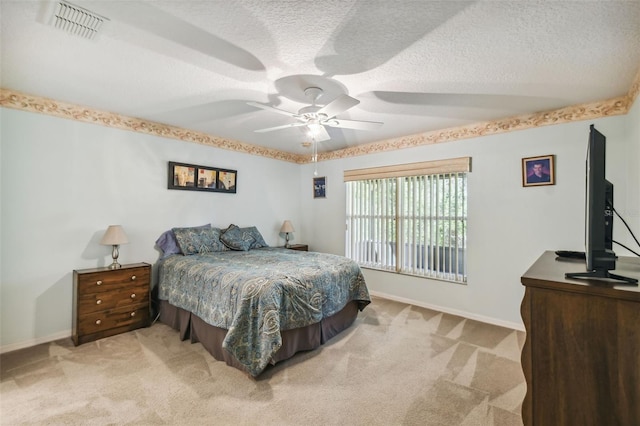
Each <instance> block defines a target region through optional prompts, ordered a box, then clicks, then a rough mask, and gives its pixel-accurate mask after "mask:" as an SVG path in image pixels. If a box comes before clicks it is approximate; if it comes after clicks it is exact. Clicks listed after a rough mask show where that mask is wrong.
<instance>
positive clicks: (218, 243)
mask: <svg viewBox="0 0 640 426" xmlns="http://www.w3.org/2000/svg"><path fill="white" fill-rule="evenodd" d="M211 230H212V231H213V238H214V239H215V240H216V245H215V247H214V250H213V251H229V247H227V246H225V245H224V244H223V243H222V240H220V237H222V234H224V232H225V231H226V229H220V228H211Z"/></svg>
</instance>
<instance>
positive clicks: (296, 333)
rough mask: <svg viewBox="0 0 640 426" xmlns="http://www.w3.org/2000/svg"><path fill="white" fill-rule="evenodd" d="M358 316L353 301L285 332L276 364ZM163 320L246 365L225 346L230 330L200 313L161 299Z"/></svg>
mask: <svg viewBox="0 0 640 426" xmlns="http://www.w3.org/2000/svg"><path fill="white" fill-rule="evenodd" d="M357 316H358V302H357V301H351V302H349V303H347V305H346V306H345V307H344V308H343V309H342V310H341V311H340V312H338V313H336V314H334V315H332V316H330V317H328V318H325V319H323V320H322V321H320V322H319V323H316V324H311V325H308V326H306V327H300V328H294V329H292V330H285V331H282V332H281V336H282V346H281V347H280V349H279V350H278V352H276V353H275V354H274V356H273V359H272V364H276V363H277V362H280V361H283V360H285V359H289V358H291V357H292V356H293V355H294V354H295V353H296V352H300V351H308V350H312V349H315V348H317V347H319V346H322V345H323V344H324V343H325V342H327V341H328V340H329V339H331V338H332V337H334V336H336V335H337V334H339V333H340V332H342V331H343V330H345V329H347V328H349V327H350V326H351V324H353V322H354V321H355V319H356V317H357ZM159 321H160V322H162V323H163V324H166V325H168V326H169V327H171V328H173V329H174V330H177V331H179V332H180V339H181V340H186V339H191V343H198V342H200V343H201V344H202V346H203V347H204V348H205V349H206V350H207V352H209V353H210V354H211V355H212V356H213V357H214V358H215V359H217V360H218V361H224V362H226V363H227V364H228V365H230V366H232V367H235V368H237V369H239V370H242V371H245V372H246V371H247V370H246V369H245V367H244V366H243V365H242V364H241V363H240V362H239V361H238V360H237V359H236V358H235V357H234V356H233V355H231V354H230V353H229V352H227V351H226V350H225V349H224V348H223V347H222V342H223V341H224V338H225V336H226V334H227V330H226V329H223V328H219V327H215V326H212V325H209V324H207V323H206V322H204V321H203V320H202V319H201V318H200V317H198V316H197V315H195V314H193V313H191V312H189V311H185V310H184V309H181V308H178V307H176V306H173V305H172V304H170V303H169V302H168V301H166V300H160V316H159Z"/></svg>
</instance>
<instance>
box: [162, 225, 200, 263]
mask: <svg viewBox="0 0 640 426" xmlns="http://www.w3.org/2000/svg"><path fill="white" fill-rule="evenodd" d="M210 227H211V224H210V223H207V224H206V225H202V226H196V227H195V228H210ZM156 246H157V247H158V248H159V249H160V250H162V258H163V259H164V258H165V257H167V256H171V255H172V254H182V250H180V246H179V245H178V240H177V239H176V234H174V233H173V230H172V229H169V230H168V231H165V232H163V233H162V235H160V237H159V238H158V239H157V240H156Z"/></svg>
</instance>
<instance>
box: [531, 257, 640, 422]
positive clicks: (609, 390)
mask: <svg viewBox="0 0 640 426" xmlns="http://www.w3.org/2000/svg"><path fill="white" fill-rule="evenodd" d="M584 270H585V264H584V260H567V259H557V260H556V255H555V253H554V252H551V251H549V252H545V253H544V254H543V255H542V256H541V257H540V258H539V259H538V260H537V261H536V262H535V263H534V264H533V265H532V266H531V268H530V269H529V270H528V271H527V272H526V273H525V274H524V275H523V276H522V284H523V285H524V286H525V287H526V288H525V296H524V299H523V301H522V307H521V313H522V319H523V321H524V325H525V328H526V331H527V338H526V341H525V345H524V348H523V350H522V369H523V371H524V375H525V379H526V382H527V394H526V397H525V400H524V402H523V406H522V420H523V422H524V424H525V425H543V426H548V425H554V426H560V425H581V426H588V425H594V426H596V425H597V426H602V425H607V426H614V425H629V426H631V425H640V289H639V288H638V287H634V286H628V285H619V284H615V283H612V282H610V281H599V280H575V279H565V275H564V274H565V273H567V272H581V271H584ZM612 272H615V273H616V274H618V275H624V276H628V277H633V278H639V277H640V259H638V258H627V257H621V258H619V259H618V262H617V264H616V270H615V271H612Z"/></svg>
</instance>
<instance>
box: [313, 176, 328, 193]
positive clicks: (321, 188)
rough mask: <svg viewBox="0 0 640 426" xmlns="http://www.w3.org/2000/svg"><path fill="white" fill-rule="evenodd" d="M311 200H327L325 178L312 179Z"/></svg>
mask: <svg viewBox="0 0 640 426" xmlns="http://www.w3.org/2000/svg"><path fill="white" fill-rule="evenodd" d="M313 198H327V178H326V176H323V177H314V178H313Z"/></svg>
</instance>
